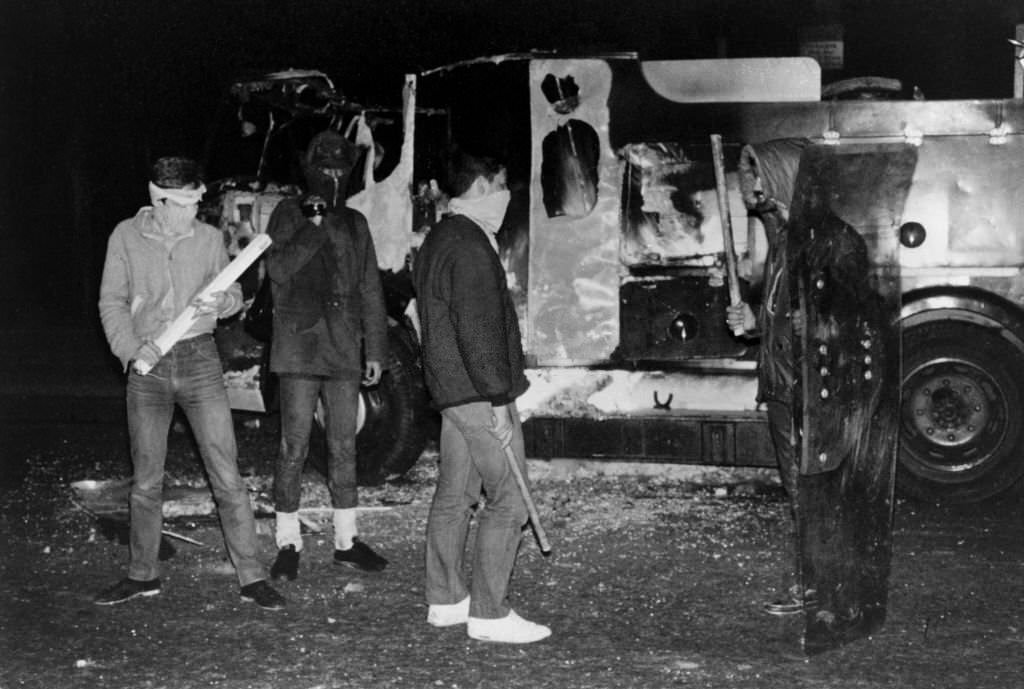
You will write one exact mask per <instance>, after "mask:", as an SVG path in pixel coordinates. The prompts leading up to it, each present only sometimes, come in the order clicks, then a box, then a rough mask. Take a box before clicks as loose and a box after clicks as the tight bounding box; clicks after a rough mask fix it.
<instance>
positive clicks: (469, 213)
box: [448, 189, 512, 252]
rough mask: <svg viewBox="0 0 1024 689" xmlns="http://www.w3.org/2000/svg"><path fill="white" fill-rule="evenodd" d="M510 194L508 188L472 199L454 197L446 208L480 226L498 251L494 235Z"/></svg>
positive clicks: (510, 196) (506, 208) (498, 227)
mask: <svg viewBox="0 0 1024 689" xmlns="http://www.w3.org/2000/svg"><path fill="white" fill-rule="evenodd" d="M511 198H512V194H511V193H510V192H509V190H508V189H502V190H500V191H495V192H492V193H490V194H485V195H484V196H477V197H476V198H472V199H464V198H461V197H456V198H454V199H452V200H451V201H449V202H448V210H449V211H450V212H451V213H452V215H464V216H466V217H467V218H469V219H470V220H472V221H473V222H475V223H476V224H477V225H479V226H480V227H481V228H483V231H484V234H485V235H487V241H489V242H490V243H491V246H492V247H494V251H495V252H497V251H498V240H497V238H496V237H495V235H497V234H498V230H500V229H501V223H502V221H503V220H504V219H505V211H507V210H508V202H509V200H510V199H511Z"/></svg>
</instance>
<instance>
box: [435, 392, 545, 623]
mask: <svg viewBox="0 0 1024 689" xmlns="http://www.w3.org/2000/svg"><path fill="white" fill-rule="evenodd" d="M508 407H509V412H510V415H511V417H512V420H513V424H514V434H513V437H512V450H513V452H514V453H515V456H516V460H517V461H518V462H519V465H520V468H521V469H522V472H523V475H524V477H525V476H526V464H525V459H524V458H525V450H524V447H523V431H522V427H521V426H520V423H519V412H518V411H517V410H516V407H515V404H514V403H512V404H509V405H508ZM441 417H442V420H441V456H440V473H439V475H438V479H437V490H436V492H435V493H434V499H433V502H432V503H431V506H430V515H429V517H428V518H427V549H426V550H427V553H426V560H427V561H426V577H427V580H426V598H427V603H428V604H431V605H448V604H451V603H457V602H459V601H461V600H462V599H464V598H465V597H466V595H467V594H469V595H470V607H469V614H470V616H471V617H478V618H485V619H495V618H500V617H504V616H505V615H507V614H508V612H509V606H508V603H507V601H506V597H507V592H508V585H509V580H510V579H511V577H512V569H513V567H514V566H515V561H516V554H517V553H518V551H519V543H520V541H521V540H522V535H523V526H524V525H525V524H526V521H527V518H528V514H527V510H526V503H525V502H523V498H522V495H521V494H520V492H519V487H518V486H517V484H516V481H515V476H514V475H513V473H512V470H511V468H510V466H509V464H508V460H507V459H506V456H505V451H504V449H503V448H502V446H501V443H500V442H499V441H498V438H497V437H496V436H495V435H494V433H493V432H492V431H491V430H490V429H491V427H492V420H491V418H492V407H491V405H490V404H488V403H486V402H472V403H470V404H464V405H460V406H457V407H450V408H448V409H445V410H443V411H442V412H441ZM481 490H482V491H483V492H484V494H485V495H486V500H485V504H484V507H483V508H482V509H481V510H479V512H478V515H477V523H478V525H477V533H476V544H475V547H474V551H473V556H472V568H473V569H472V581H471V583H470V584H469V585H468V586H467V583H466V574H465V568H464V564H465V550H466V540H467V537H468V534H469V525H470V519H471V517H472V515H473V506H474V505H475V504H477V503H478V502H479V500H480V494H481Z"/></svg>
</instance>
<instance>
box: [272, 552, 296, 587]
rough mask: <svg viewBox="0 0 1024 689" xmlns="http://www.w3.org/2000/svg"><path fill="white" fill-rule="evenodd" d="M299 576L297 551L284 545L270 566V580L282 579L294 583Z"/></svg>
mask: <svg viewBox="0 0 1024 689" xmlns="http://www.w3.org/2000/svg"><path fill="white" fill-rule="evenodd" d="M298 576H299V551H297V550H296V549H295V546H293V545H286V546H285V547H283V548H281V549H280V550H278V551H277V559H276V560H274V564H272V565H271V566H270V578H271V579H279V578H281V577H284V578H285V579H287V580H288V581H295V579H296V577H298Z"/></svg>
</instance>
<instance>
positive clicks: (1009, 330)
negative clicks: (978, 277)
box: [898, 285, 1024, 354]
mask: <svg viewBox="0 0 1024 689" xmlns="http://www.w3.org/2000/svg"><path fill="white" fill-rule="evenodd" d="M936 321H947V322H948V321H962V322H965V323H972V324H974V325H980V326H982V327H986V328H992V329H993V330H998V331H999V334H1000V336H1001V337H1003V338H1004V339H1006V340H1008V341H1009V342H1010V343H1011V344H1012V345H1013V346H1014V347H1015V348H1016V349H1017V351H1019V352H1021V353H1022V354H1024V309H1022V308H1021V307H1020V306H1018V305H1017V304H1015V303H1013V302H1012V301H1010V300H1009V299H1006V298H1005V297H1002V296H1000V295H998V294H995V293H993V292H989V291H988V290H984V289H981V288H980V287H971V286H953V285H949V286H936V287H925V288H921V289H916V290H911V291H909V292H907V293H905V294H904V295H903V304H902V306H901V308H900V316H899V321H898V323H899V325H900V326H901V327H902V328H904V329H906V328H912V327H914V326H917V325H921V324H924V323H931V322H936Z"/></svg>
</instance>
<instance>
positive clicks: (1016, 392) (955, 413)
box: [897, 321, 1024, 503]
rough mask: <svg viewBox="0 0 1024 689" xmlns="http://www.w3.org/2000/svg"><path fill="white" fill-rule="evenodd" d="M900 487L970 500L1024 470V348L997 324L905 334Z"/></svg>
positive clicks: (916, 494) (927, 326) (925, 496)
mask: <svg viewBox="0 0 1024 689" xmlns="http://www.w3.org/2000/svg"><path fill="white" fill-rule="evenodd" d="M901 396H902V400H901V405H900V406H901V411H900V423H901V435H900V442H901V446H900V459H899V466H898V471H897V488H898V489H899V491H900V493H901V494H902V495H905V496H908V497H912V498H916V499H920V500H926V501H929V502H944V503H970V502H978V501H980V500H984V499H985V498H988V497H991V496H993V495H995V494H997V493H999V492H1001V491H1003V490H1005V489H1007V488H1009V487H1010V486H1011V485H1013V484H1014V483H1015V482H1016V481H1017V480H1018V479H1019V478H1020V477H1021V475H1022V474H1024V429H1022V421H1021V411H1022V407H1021V404H1022V402H1024V354H1022V353H1021V352H1020V351H1019V350H1018V349H1017V348H1016V347H1014V346H1013V345H1012V344H1011V343H1010V342H1008V341H1007V340H1005V339H1003V338H1001V337H1000V336H999V335H998V333H997V332H996V331H994V330H992V329H991V328H984V327H981V326H977V325H972V324H969V323H962V322H950V321H946V322H933V323H924V324H922V325H918V326H914V327H911V328H909V329H907V330H905V331H904V333H903V386H902V390H901Z"/></svg>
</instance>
